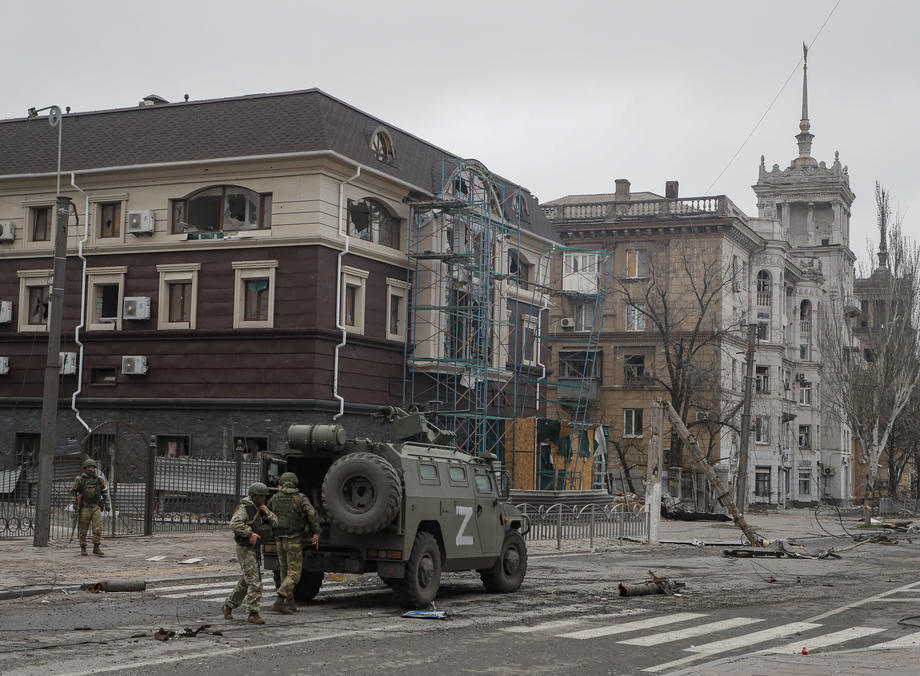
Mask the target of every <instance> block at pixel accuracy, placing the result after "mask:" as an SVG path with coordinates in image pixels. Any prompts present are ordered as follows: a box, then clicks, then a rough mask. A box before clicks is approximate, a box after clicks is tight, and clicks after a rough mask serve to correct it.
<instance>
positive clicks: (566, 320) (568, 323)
mask: <svg viewBox="0 0 920 676" xmlns="http://www.w3.org/2000/svg"><path fill="white" fill-rule="evenodd" d="M562 328H564V329H574V328H575V318H574V317H563V318H562Z"/></svg>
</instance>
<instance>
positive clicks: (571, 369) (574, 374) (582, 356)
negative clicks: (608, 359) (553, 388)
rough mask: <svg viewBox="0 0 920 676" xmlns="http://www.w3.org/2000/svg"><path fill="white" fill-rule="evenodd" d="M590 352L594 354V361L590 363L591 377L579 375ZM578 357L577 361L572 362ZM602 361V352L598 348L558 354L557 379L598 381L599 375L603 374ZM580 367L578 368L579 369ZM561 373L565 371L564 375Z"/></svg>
mask: <svg viewBox="0 0 920 676" xmlns="http://www.w3.org/2000/svg"><path fill="white" fill-rule="evenodd" d="M590 352H594V359H593V361H592V363H591V369H592V373H591V375H587V374H582V373H580V371H581V370H583V367H584V365H585V362H586V361H588V360H587V355H588V353H590ZM575 355H578V357H577V359H578V361H573V360H572V359H573V357H575ZM602 359H603V351H602V350H601V349H600V348H598V349H595V350H567V351H563V352H559V378H560V380H561V379H577V378H588V379H589V380H600V379H601V373H602V372H603V371H602V369H603V365H602V362H601V360H602ZM579 365H580V367H579ZM563 371H566V372H565V373H564V372H563Z"/></svg>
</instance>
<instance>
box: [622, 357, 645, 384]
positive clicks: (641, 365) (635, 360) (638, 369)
mask: <svg viewBox="0 0 920 676" xmlns="http://www.w3.org/2000/svg"><path fill="white" fill-rule="evenodd" d="M623 361H624V363H625V368H626V382H628V383H630V382H634V381H636V380H639V379H640V378H642V377H643V376H644V375H645V355H641V354H628V355H626V356H625V357H624V358H623Z"/></svg>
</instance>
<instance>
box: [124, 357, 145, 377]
mask: <svg viewBox="0 0 920 676" xmlns="http://www.w3.org/2000/svg"><path fill="white" fill-rule="evenodd" d="M121 372H122V373H124V374H125V375H129V376H142V375H144V374H145V373H147V357H137V356H131V357H122V358H121Z"/></svg>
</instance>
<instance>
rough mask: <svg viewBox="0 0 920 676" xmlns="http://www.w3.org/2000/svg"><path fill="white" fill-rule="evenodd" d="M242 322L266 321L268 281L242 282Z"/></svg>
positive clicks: (265, 279)
mask: <svg viewBox="0 0 920 676" xmlns="http://www.w3.org/2000/svg"><path fill="white" fill-rule="evenodd" d="M243 288H244V291H243V298H244V300H243V320H244V321H247V322H255V321H263V322H264V321H268V300H269V280H268V279H267V278H258V277H257V278H254V279H246V280H244V282H243Z"/></svg>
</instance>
